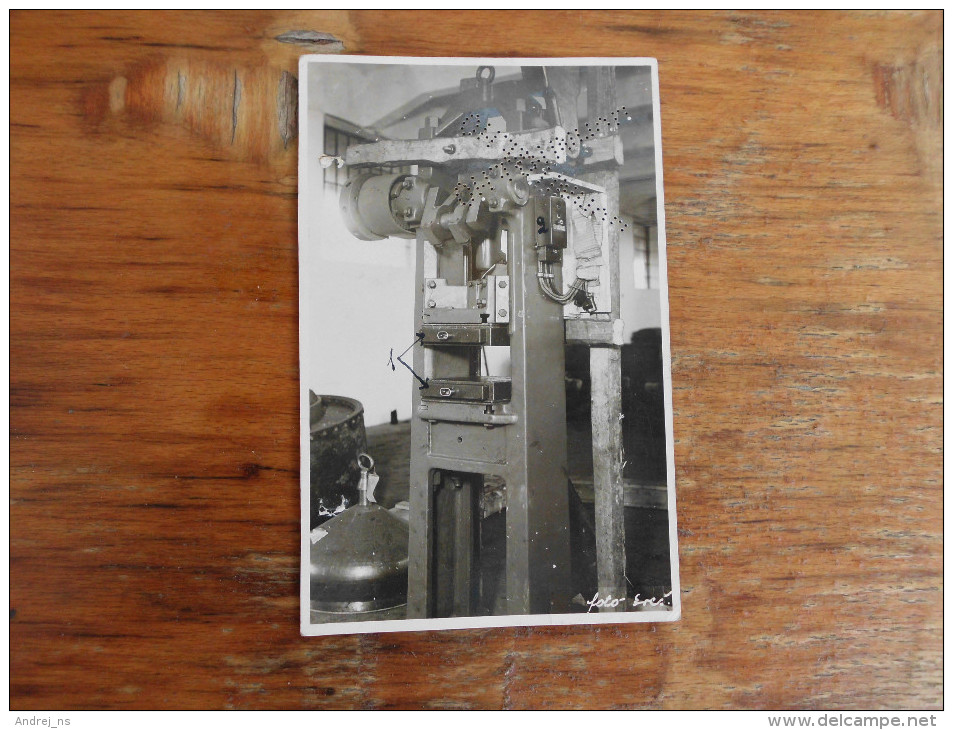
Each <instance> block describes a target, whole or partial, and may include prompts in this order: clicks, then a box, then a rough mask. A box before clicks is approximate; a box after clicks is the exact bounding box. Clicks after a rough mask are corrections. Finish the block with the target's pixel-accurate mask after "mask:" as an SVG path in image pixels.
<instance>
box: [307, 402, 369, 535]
mask: <svg viewBox="0 0 953 730" xmlns="http://www.w3.org/2000/svg"><path fill="white" fill-rule="evenodd" d="M310 395H311V396H313V397H312V398H311V403H310V405H311V527H312V528H314V527H316V526H318V525H320V524H321V523H322V522H324V521H325V520H327V519H328V518H330V517H331V516H333V515H334V513H335V510H339V509H340V508H341V506H342V505H343V506H344V507H349V506H350V505H353V504H356V503H357V501H358V493H357V483H358V481H359V480H360V477H361V470H360V468H359V467H358V465H357V455H358V454H360V453H361V452H363V451H365V450H366V449H367V434H366V432H365V430H364V406H363V405H361V403H360V401H356V400H354V399H353V398H345V397H343V396H339V395H320V396H319V395H315V394H314V393H311V394H310Z"/></svg>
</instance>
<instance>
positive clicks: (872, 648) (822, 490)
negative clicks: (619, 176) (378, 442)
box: [10, 11, 943, 710]
mask: <svg viewBox="0 0 953 730" xmlns="http://www.w3.org/2000/svg"><path fill="white" fill-rule="evenodd" d="M941 25H942V16H941V15H940V14H939V13H937V12H925V13H921V12H910V13H888V12H876V13H866V14H856V13H854V14H852V13H830V14H808V13H797V12H788V13H765V12H739V13H730V12H720V13H680V14H660V13H655V12H652V13H649V12H619V11H616V12H576V11H571V12H570V11H566V12H563V11H545V12H485V13H475V12H439V13H429V12H428V13H413V12H366V13H365V12H334V13H332V12H315V13H304V12H264V13H244V12H241V13H227V14H221V13H196V12H191V13H151V14H149V13H118V12H97V13H50V12H14V13H13V14H12V16H11V23H10V26H11V51H12V55H11V79H10V88H11V100H10V101H11V107H10V112H11V129H10V131H11V164H12V179H11V205H12V213H11V321H10V327H11V353H10V368H11V385H10V397H11V414H10V418H11V423H10V427H11V430H10V433H11V495H10V496H11V500H10V514H11V555H10V558H11V598H10V601H11V603H10V615H11V621H10V626H11V633H10V641H11V667H10V668H11V706H12V707H13V708H14V709H19V710H27V709H54V708H62V709H69V708H72V709H79V708H353V707H363V708H392V707H454V708H456V707H460V708H465V707H472V708H501V707H508V708H573V707H588V708H611V707H615V708H660V707H664V708H726V707H733V708H773V709H780V708H785V709H797V708H819V709H838V708H894V709H899V708H914V709H926V708H937V707H940V706H941V703H942V698H941V689H942V685H941V639H942V632H941V603H942V575H941V520H942V514H941V504H942V503H941V496H942V477H941V462H942V441H941V435H942V413H941V411H942V359H941V358H942V356H941V307H942V289H941V259H942V238H941V236H942V219H941V193H942V180H941V165H942V160H941V157H942V141H941V121H942V52H943V49H942V35H941ZM298 30H312V31H319V32H322V33H325V34H329V36H328V37H324V38H323V39H322V40H320V42H315V43H312V44H311V45H310V46H305V45H295V44H290V43H287V42H279V41H278V40H276V37H277V36H279V35H281V34H283V33H286V32H288V31H298ZM342 47H343V50H344V52H348V53H361V54H385V55H444V56H449V55H460V54H464V55H480V56H492V55H506V56H511V55H523V56H549V55H578V56H601V55H616V56H654V57H657V58H658V59H659V75H660V80H661V109H662V137H663V152H664V176H665V198H666V201H665V202H666V205H665V212H666V219H667V220H666V223H667V228H668V266H669V285H670V304H671V331H672V359H673V373H672V376H673V387H674V411H675V438H676V447H675V452H676V464H677V469H676V472H677V494H678V510H677V511H678V527H679V536H680V553H681V580H682V590H683V596H682V600H683V606H684V609H683V618H682V620H681V621H680V622H679V623H677V624H674V625H630V626H624V627H615V626H603V627H568V628H558V629H546V628H523V629H519V628H508V629H488V630H480V631H474V632H463V631H455V632H429V633H400V634H378V635H367V636H344V637H329V638H310V639H304V638H302V637H301V636H299V634H298V534H299V533H298V530H299V522H298V520H299V491H298V477H299V474H298V436H299V434H298V365H297V357H298V352H297V332H298V309H297V297H298V279H297V275H298V270H297V244H296V202H297V199H296V192H297V191H296V169H297V161H296V154H297V148H296V138H295V123H294V119H295V117H294V111H295V105H296V85H295V78H294V76H295V75H296V73H297V57H298V56H299V55H300V54H301V53H304V52H315V51H317V52H340V51H341V49H342ZM341 316H347V314H346V311H342V312H341Z"/></svg>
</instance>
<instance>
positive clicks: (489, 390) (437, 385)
mask: <svg viewBox="0 0 953 730" xmlns="http://www.w3.org/2000/svg"><path fill="white" fill-rule="evenodd" d="M512 392H513V383H512V381H511V380H510V379H509V378H480V379H478V380H456V379H442V378H435V379H432V380H430V381H429V382H428V384H427V387H426V388H424V389H422V390H421V395H422V396H423V398H424V399H426V400H440V401H478V402H481V403H502V402H505V401H509V400H510V398H511V397H512Z"/></svg>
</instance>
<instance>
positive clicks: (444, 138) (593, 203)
mask: <svg viewBox="0 0 953 730" xmlns="http://www.w3.org/2000/svg"><path fill="white" fill-rule="evenodd" d="M612 73H613V70H612V69H611V68H603V67H598V68H596V67H594V68H592V69H575V68H572V69H571V68H563V67H551V68H543V67H524V68H522V69H521V74H520V75H519V76H517V77H510V78H509V79H506V80H500V81H496V80H495V76H496V74H495V70H494V69H493V68H492V67H487V66H483V67H480V68H479V69H478V71H477V73H476V75H475V76H474V77H471V78H465V79H463V80H462V82H461V84H460V90H459V93H458V94H457V95H456V96H455V97H454V98H453V99H451V100H450V101H449V102H448V103H447V104H446V108H445V109H444V112H443V114H442V115H441V116H440V117H439V118H428V119H427V120H426V122H425V123H424V125H423V127H422V128H421V129H420V131H419V138H418V139H379V140H378V141H374V142H369V143H365V144H357V145H352V146H350V147H348V149H347V151H346V154H345V156H344V163H345V164H346V165H347V167H348V168H349V170H350V171H351V177H350V179H349V181H348V183H347V185H346V186H345V188H344V189H343V190H342V193H341V198H340V205H341V210H342V214H343V216H344V217H345V219H346V222H347V225H348V228H349V229H350V231H351V232H352V233H353V234H354V235H355V236H357V237H358V238H360V239H364V240H376V239H382V238H387V237H391V236H395V237H401V238H414V239H416V272H417V274H416V287H417V288H416V307H415V311H416V315H415V321H414V330H413V332H414V335H415V336H416V341H415V346H414V347H413V358H412V364H409V363H405V364H407V366H408V368H410V369H411V370H412V371H413V373H414V376H415V385H414V399H413V422H412V432H411V440H412V443H411V469H410V476H411V485H410V537H409V563H408V595H407V616H408V618H429V617H447V616H473V615H480V614H481V613H489V612H491V611H492V607H491V606H489V605H488V601H487V597H486V595H485V591H484V587H483V586H482V580H481V572H480V558H481V555H480V552H481V549H480V545H481V541H480V529H481V518H480V515H481V513H484V512H485V510H482V502H481V500H482V499H483V494H484V487H485V484H486V482H487V480H492V481H493V482H494V484H498V483H499V482H500V480H502V482H503V484H504V485H505V489H504V490H503V492H504V494H505V520H506V530H505V532H506V540H505V550H506V556H505V579H504V581H503V582H504V583H505V587H504V593H505V604H504V605H505V613H508V614H531V613H561V612H568V611H570V610H571V606H570V600H571V598H572V593H571V590H570V586H569V568H570V555H569V550H570V535H569V507H568V488H569V485H568V472H567V464H566V459H567V457H566V423H565V421H566V415H565V364H564V351H565V347H564V346H565V343H566V342H567V339H568V340H569V341H574V342H584V343H586V344H589V345H591V346H593V347H594V348H597V347H599V346H606V347H609V348H614V347H617V346H618V345H619V344H621V341H619V337H620V336H621V335H620V334H618V333H620V332H621V327H620V326H619V324H620V323H619V321H618V293H617V292H616V291H614V286H613V282H614V281H615V282H616V284H615V286H616V287H617V281H618V279H617V277H618V272H617V270H614V268H616V267H617V261H618V255H617V241H616V240H615V239H614V237H613V236H614V235H615V231H614V227H617V226H618V225H621V221H620V219H619V218H618V217H617V214H618V181H617V178H616V177H615V170H616V168H617V167H618V165H619V164H621V162H622V151H621V149H622V148H621V143H620V142H619V138H618V134H617V131H618V127H617V123H618V116H617V115H616V109H615V105H614V95H613V85H612V84H613V77H612ZM583 88H585V90H586V94H585V98H586V100H587V101H586V105H585V106H586V114H587V116H586V119H587V121H586V122H579V121H578V119H579V113H578V110H577V97H579V96H580V92H581V90H582V89H583ZM580 126H583V127H584V130H582V131H581V130H580V129H579V127H580ZM355 172H356V174H355ZM488 348H508V360H509V372H508V373H503V374H500V373H497V374H493V375H491V374H490V373H489V366H488V361H489V358H488V356H487V350H488ZM593 353H594V354H593V361H592V366H593V368H594V370H595V369H597V368H598V369H599V371H600V372H599V374H598V375H599V377H598V378H596V377H595V375H596V374H595V373H594V384H593V389H594V394H593V418H594V420H595V419H597V418H598V419H600V422H601V421H606V422H607V424H608V425H605V426H600V428H599V430H598V433H596V429H594V452H595V450H596V449H598V450H599V455H598V458H597V463H596V469H597V472H599V471H600V470H601V472H602V473H603V474H604V475H605V476H604V478H600V476H599V474H598V473H597V475H596V480H595V481H596V488H597V499H598V498H599V496H598V494H599V491H598V490H599V486H600V484H602V485H603V486H606V485H608V487H613V485H616V483H617V482H621V464H620V463H619V458H620V457H619V454H620V453H621V433H620V432H619V430H618V420H619V419H618V413H619V408H618V392H617V391H618V382H619V380H618V367H619V365H618V353H617V351H616V353H615V357H614V359H613V358H612V357H611V356H606V355H598V356H597V355H596V354H595V353H596V350H595V349H594V350H593ZM505 355H506V351H504V357H503V358H502V360H503V361H505V360H506V359H507V358H506V357H505ZM402 362H403V361H402ZM613 372H614V373H615V376H614V379H613V375H612V373H613ZM607 388H608V390H609V391H610V392H605V391H606V389H607ZM596 390H599V395H598V398H597V395H596V392H595V391H596ZM613 390H614V391H615V392H612V391H613ZM597 400H598V403H597ZM613 419H615V422H616V423H615V424H614V425H613V424H612V423H611V422H612V420H613ZM603 452H606V453H607V454H608V456H606V455H604V454H603ZM607 459H608V461H607ZM610 491H611V490H609V491H607V490H606V489H603V491H602V494H603V495H607V494H610ZM616 491H617V492H618V495H621V486H619V489H618V490H616ZM497 493H499V490H497ZM611 499H616V497H611ZM604 511H605V510H604ZM607 514H610V517H609V518H607V519H611V520H613V523H612V524H611V525H607V523H604V524H602V525H601V527H603V528H606V530H604V533H605V534H604V535H603V536H602V537H601V538H600V539H602V541H603V543H602V547H601V549H602V551H603V552H602V556H601V557H600V560H601V561H603V562H605V561H606V560H607V561H608V562H609V563H611V564H612V565H614V566H615V568H613V570H615V572H616V573H617V574H618V575H614V576H612V577H611V578H607V579H606V580H602V574H603V572H605V571H602V570H601V569H600V586H603V584H604V583H607V585H606V586H605V588H604V590H614V591H616V595H623V596H624V595H625V593H624V587H623V586H621V583H622V576H621V567H619V566H620V565H621V564H622V562H624V554H623V556H622V557H621V561H620V558H619V556H618V555H615V556H608V553H607V552H606V551H607V550H608V548H607V547H606V546H607V545H611V546H613V548H612V549H614V550H616V551H617V550H621V549H622V534H621V531H622V522H621V496H619V497H618V506H617V508H616V509H615V510H614V512H613V510H611V509H610V510H608V512H607ZM613 515H614V516H613ZM606 535H607V537H606ZM607 541H608V542H607ZM607 556H608V557H607ZM606 575H608V573H606ZM619 591H621V594H620V593H619Z"/></svg>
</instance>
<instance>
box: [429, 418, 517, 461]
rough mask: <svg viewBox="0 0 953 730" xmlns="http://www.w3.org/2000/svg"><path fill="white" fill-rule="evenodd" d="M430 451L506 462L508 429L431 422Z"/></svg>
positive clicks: (444, 456) (473, 458)
mask: <svg viewBox="0 0 953 730" xmlns="http://www.w3.org/2000/svg"><path fill="white" fill-rule="evenodd" d="M430 453H431V455H433V456H441V457H443V458H446V459H459V460H460V461H481V462H488V463H491V464H505V463H506V429H505V428H486V427H484V426H480V425H477V424H470V423H431V424H430Z"/></svg>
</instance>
